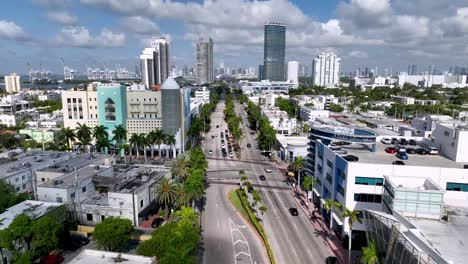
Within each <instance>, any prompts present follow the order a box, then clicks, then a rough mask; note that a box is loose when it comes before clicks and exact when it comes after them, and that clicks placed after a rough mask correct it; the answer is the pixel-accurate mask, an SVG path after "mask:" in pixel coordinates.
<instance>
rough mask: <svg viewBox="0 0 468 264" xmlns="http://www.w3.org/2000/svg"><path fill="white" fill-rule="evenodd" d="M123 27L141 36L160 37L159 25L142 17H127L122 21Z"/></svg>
mask: <svg viewBox="0 0 468 264" xmlns="http://www.w3.org/2000/svg"><path fill="white" fill-rule="evenodd" d="M121 24H122V26H124V27H125V28H126V29H127V30H129V31H131V32H133V33H136V34H139V35H158V34H160V30H159V27H158V25H156V23H154V22H153V21H151V20H150V19H148V18H145V17H142V16H131V17H125V18H123V19H122V21H121Z"/></svg>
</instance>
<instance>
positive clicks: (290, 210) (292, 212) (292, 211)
mask: <svg viewBox="0 0 468 264" xmlns="http://www.w3.org/2000/svg"><path fill="white" fill-rule="evenodd" d="M289 213H291V215H294V216H298V215H299V212H298V211H297V208H294V207H291V208H289Z"/></svg>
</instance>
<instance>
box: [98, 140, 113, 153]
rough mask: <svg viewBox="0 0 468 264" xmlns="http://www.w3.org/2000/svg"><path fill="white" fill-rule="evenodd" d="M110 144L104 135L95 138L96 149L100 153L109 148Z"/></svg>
mask: <svg viewBox="0 0 468 264" xmlns="http://www.w3.org/2000/svg"><path fill="white" fill-rule="evenodd" d="M110 145H111V144H110V141H109V139H107V138H106V137H100V138H98V139H97V140H96V149H97V150H98V151H99V152H101V153H104V152H105V151H106V149H108V148H110Z"/></svg>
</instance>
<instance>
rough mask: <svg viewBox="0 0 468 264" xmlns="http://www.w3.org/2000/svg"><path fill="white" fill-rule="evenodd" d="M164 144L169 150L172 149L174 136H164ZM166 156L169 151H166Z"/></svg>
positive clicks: (174, 141)
mask: <svg viewBox="0 0 468 264" xmlns="http://www.w3.org/2000/svg"><path fill="white" fill-rule="evenodd" d="M164 144H166V145H167V146H169V149H172V146H174V145H175V144H176V138H175V136H174V135H171V134H166V137H165V138H164ZM168 155H169V151H166V156H168Z"/></svg>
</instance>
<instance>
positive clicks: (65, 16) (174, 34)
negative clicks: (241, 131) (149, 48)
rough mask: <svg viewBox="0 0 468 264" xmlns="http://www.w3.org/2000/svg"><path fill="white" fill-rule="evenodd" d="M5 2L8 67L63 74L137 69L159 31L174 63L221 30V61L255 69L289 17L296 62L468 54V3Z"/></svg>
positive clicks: (449, 60) (380, 62)
mask: <svg viewBox="0 0 468 264" xmlns="http://www.w3.org/2000/svg"><path fill="white" fill-rule="evenodd" d="M12 3H13V2H10V4H7V5H3V6H2V9H3V10H2V15H1V17H0V47H1V48H0V60H1V61H2V64H0V73H9V72H19V73H25V72H27V64H28V63H30V65H31V66H32V67H33V68H39V67H40V65H42V67H44V68H48V69H51V70H52V71H55V72H58V73H59V72H61V71H62V67H61V62H60V58H64V60H65V63H66V64H67V65H68V66H70V67H72V68H74V69H77V70H79V71H80V72H83V71H84V70H85V68H86V66H87V65H89V66H100V67H102V66H108V67H114V66H115V65H117V64H120V65H122V66H126V67H127V68H129V69H130V70H134V69H135V65H138V64H139V61H138V55H139V53H140V52H141V50H142V49H143V47H144V46H145V45H146V43H148V41H149V40H150V39H151V37H157V36H165V37H168V38H169V39H170V40H171V49H170V55H171V64H173V65H176V66H178V67H182V66H183V65H185V64H187V65H189V67H190V66H192V65H193V63H194V60H195V54H194V52H195V51H194V46H193V43H194V41H195V40H196V39H197V38H198V37H199V36H211V37H212V38H213V39H214V42H215V63H219V62H221V61H223V62H225V64H226V65H229V66H232V67H234V66H235V67H239V66H255V65H258V64H260V63H261V62H262V58H263V33H262V32H263V31H262V28H263V23H264V22H265V21H278V22H283V23H286V24H287V52H286V55H287V59H288V60H298V61H299V62H301V63H302V64H310V63H311V61H312V58H313V57H314V56H315V55H316V54H318V53H319V52H323V51H333V52H336V53H337V54H338V55H339V56H340V57H341V58H342V65H343V70H353V69H355V68H356V67H359V66H361V67H365V66H369V67H376V66H377V67H379V69H382V70H383V69H384V68H386V67H392V68H393V69H394V70H406V67H407V65H408V64H410V63H415V64H418V66H419V70H421V71H423V70H424V69H425V67H427V66H428V65H429V64H435V65H436V67H437V68H439V69H440V70H446V69H447V68H448V67H449V66H451V65H462V66H463V63H464V58H466V55H468V54H467V53H468V48H467V46H466V44H465V43H467V41H468V39H467V36H468V34H467V33H468V3H467V1H466V0H412V1H407V0H392V1H390V0H341V1H339V0H297V1H287V0H269V1H247V0H220V1H215V0H206V1H201V0H200V1H189V0H185V1H175V0H174V1H163V0H18V1H15V2H14V4H12Z"/></svg>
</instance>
